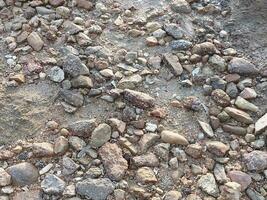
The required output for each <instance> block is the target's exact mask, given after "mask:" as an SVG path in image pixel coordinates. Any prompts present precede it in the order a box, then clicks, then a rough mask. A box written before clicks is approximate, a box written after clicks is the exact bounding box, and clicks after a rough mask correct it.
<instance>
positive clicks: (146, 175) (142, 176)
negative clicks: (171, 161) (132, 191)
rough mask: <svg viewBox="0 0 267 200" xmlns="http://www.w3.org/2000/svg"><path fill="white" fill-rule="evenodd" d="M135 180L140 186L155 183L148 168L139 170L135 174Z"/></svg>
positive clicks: (153, 175) (154, 178)
mask: <svg viewBox="0 0 267 200" xmlns="http://www.w3.org/2000/svg"><path fill="white" fill-rule="evenodd" d="M136 179H137V181H138V182H140V183H142V184H148V183H156V182H157V178H156V176H155V174H154V172H153V170H152V169H151V168H149V167H142V168H139V169H138V170H137V172H136Z"/></svg>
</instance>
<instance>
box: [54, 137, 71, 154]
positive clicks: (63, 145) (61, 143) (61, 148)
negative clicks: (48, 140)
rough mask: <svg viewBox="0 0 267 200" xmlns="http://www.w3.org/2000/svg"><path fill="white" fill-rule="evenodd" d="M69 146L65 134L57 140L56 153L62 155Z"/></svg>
mask: <svg viewBox="0 0 267 200" xmlns="http://www.w3.org/2000/svg"><path fill="white" fill-rule="evenodd" d="M68 148H69V141H68V139H67V138H65V137H64V136H59V137H58V138H57V139H56V140H55V144H54V152H55V154H59V155H62V154H64V153H65V152H66V151H67V150H68Z"/></svg>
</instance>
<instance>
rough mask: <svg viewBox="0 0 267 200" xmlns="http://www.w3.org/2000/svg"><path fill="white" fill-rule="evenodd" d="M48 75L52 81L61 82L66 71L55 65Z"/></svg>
mask: <svg viewBox="0 0 267 200" xmlns="http://www.w3.org/2000/svg"><path fill="white" fill-rule="evenodd" d="M48 77H49V78H50V80H51V81H54V82H56V83H60V82H62V81H63V80H64V78H65V75H64V71H63V70H62V69H61V68H60V67H58V66H55V67H52V68H51V69H50V70H49V72H48Z"/></svg>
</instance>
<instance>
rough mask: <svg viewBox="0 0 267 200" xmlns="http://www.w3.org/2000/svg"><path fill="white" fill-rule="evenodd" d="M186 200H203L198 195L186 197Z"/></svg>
mask: <svg viewBox="0 0 267 200" xmlns="http://www.w3.org/2000/svg"><path fill="white" fill-rule="evenodd" d="M186 200H202V199H201V198H200V197H199V196H198V195H196V194H190V195H188V196H187V197H186Z"/></svg>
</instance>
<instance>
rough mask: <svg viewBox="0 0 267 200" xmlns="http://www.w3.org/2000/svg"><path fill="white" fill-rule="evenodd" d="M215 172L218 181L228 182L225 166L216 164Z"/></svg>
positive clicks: (221, 182)
mask: <svg viewBox="0 0 267 200" xmlns="http://www.w3.org/2000/svg"><path fill="white" fill-rule="evenodd" d="M213 174H214V175H215V179H216V181H217V182H218V183H220V184H223V183H226V182H227V180H228V178H227V176H226V173H225V169H224V166H223V165H221V164H215V167H214V172H213Z"/></svg>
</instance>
